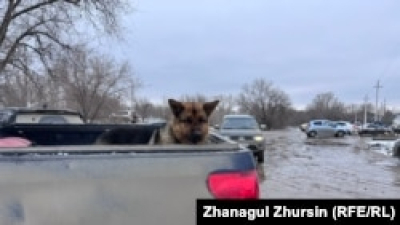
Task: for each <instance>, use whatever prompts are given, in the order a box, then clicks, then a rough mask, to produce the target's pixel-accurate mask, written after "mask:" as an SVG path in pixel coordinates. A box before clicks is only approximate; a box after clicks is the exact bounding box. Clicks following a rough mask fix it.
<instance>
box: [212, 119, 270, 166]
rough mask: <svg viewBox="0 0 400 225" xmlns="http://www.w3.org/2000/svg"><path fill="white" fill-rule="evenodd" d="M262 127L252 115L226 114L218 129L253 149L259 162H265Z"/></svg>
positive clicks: (219, 131) (224, 134) (222, 133)
mask: <svg viewBox="0 0 400 225" xmlns="http://www.w3.org/2000/svg"><path fill="white" fill-rule="evenodd" d="M262 127H264V126H263V125H262V124H261V125H260V124H258V122H257V121H256V119H255V118H254V117H253V116H251V115H225V116H224V118H223V120H222V123H221V125H220V126H217V127H216V129H217V131H218V133H220V134H221V135H223V136H226V137H228V138H230V139H231V140H233V141H235V142H237V143H240V144H243V145H245V146H246V147H248V148H249V149H251V150H252V151H253V154H254V156H255V157H256V159H257V162H259V163H263V162H264V150H265V145H266V144H265V138H264V134H263V132H262Z"/></svg>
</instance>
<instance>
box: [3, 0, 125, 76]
mask: <svg viewBox="0 0 400 225" xmlns="http://www.w3.org/2000/svg"><path fill="white" fill-rule="evenodd" d="M128 2H129V1H125V0H7V1H5V0H3V1H0V18H1V20H0V75H2V74H3V72H4V71H5V70H6V69H7V67H9V66H11V67H13V68H17V69H19V70H22V71H25V70H27V69H31V70H32V69H33V68H35V67H36V68H37V67H38V66H39V65H42V68H43V67H44V68H45V69H48V67H49V61H48V60H49V59H51V58H52V56H53V53H54V52H56V51H57V50H66V49H69V48H70V46H71V42H73V40H74V39H79V38H77V37H78V36H79V34H80V33H79V27H84V29H85V30H87V29H88V26H86V24H88V23H90V24H91V25H93V26H92V27H94V28H95V29H96V30H98V31H104V32H105V33H107V34H117V33H118V29H119V23H118V21H119V16H121V15H122V13H123V12H127V10H126V9H129V7H128V6H129V3H128ZM74 34H76V35H74ZM71 35H72V36H71ZM23 54H28V55H30V56H34V57H32V59H33V61H32V62H29V64H27V62H26V61H23V60H21V55H23ZM26 75H37V74H34V73H29V74H26Z"/></svg>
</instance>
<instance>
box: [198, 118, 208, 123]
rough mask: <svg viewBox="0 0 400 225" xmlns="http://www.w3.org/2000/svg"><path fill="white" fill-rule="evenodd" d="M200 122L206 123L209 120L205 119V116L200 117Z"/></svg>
mask: <svg viewBox="0 0 400 225" xmlns="http://www.w3.org/2000/svg"><path fill="white" fill-rule="evenodd" d="M199 122H200V123H205V122H207V120H206V119H204V118H200V119H199Z"/></svg>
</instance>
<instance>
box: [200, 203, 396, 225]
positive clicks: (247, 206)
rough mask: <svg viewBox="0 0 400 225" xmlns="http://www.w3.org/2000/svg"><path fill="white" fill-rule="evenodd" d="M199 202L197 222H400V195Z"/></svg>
mask: <svg viewBox="0 0 400 225" xmlns="http://www.w3.org/2000/svg"><path fill="white" fill-rule="evenodd" d="M196 205H197V209H196V210H197V212H196V217H197V218H196V221H197V224H198V225H205V224H210V223H212V222H219V223H225V222H226V223H229V222H239V223H240V224H266V222H269V221H278V222H279V221H281V222H285V221H287V220H289V221H297V222H299V221H300V222H302V221H304V222H305V221H314V220H315V221H316V222H324V224H329V223H330V224H352V223H353V224H354V223H356V222H378V223H379V225H383V224H400V199H301V200H293V199H261V200H209V199H199V200H197V202H196Z"/></svg>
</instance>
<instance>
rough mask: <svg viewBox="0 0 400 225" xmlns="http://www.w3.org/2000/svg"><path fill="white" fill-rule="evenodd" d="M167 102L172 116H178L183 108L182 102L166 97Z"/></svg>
mask: <svg viewBox="0 0 400 225" xmlns="http://www.w3.org/2000/svg"><path fill="white" fill-rule="evenodd" d="M168 104H169V107H170V108H171V111H172V113H173V114H174V116H175V117H179V115H180V114H181V113H182V111H183V109H184V107H183V104H182V102H178V101H176V100H175V99H168Z"/></svg>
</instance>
